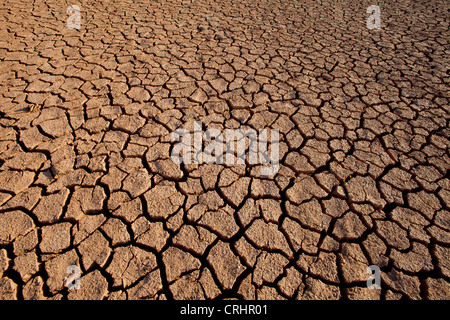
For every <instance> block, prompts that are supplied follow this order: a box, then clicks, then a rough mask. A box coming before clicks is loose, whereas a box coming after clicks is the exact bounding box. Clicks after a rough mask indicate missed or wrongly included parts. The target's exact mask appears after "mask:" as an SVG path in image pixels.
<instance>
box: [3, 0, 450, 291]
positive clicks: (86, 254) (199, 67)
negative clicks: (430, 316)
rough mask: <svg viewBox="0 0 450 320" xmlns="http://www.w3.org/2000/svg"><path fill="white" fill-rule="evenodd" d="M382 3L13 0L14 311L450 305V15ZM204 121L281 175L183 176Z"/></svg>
mask: <svg viewBox="0 0 450 320" xmlns="http://www.w3.org/2000/svg"><path fill="white" fill-rule="evenodd" d="M73 4H76V5H79V6H80V8H81V29H80V30H71V29H68V28H67V26H66V20H67V18H68V17H69V15H68V14H67V13H66V10H67V7H68V6H69V5H73ZM372 4H375V3H372V2H369V1H360V2H356V1H329V0H323V1H316V0H314V1H312V0H311V1H310V0H306V1H291V0H283V1H276V0H258V1H253V0H241V1H233V0H221V1H212V0H195V1H175V0H158V1H138V0H135V1H131V0H117V1H113V0H110V1H77V2H75V3H73V2H66V1H59V0H35V1H19V0H11V1H2V3H1V4H0V21H1V22H0V80H1V81H0V298H2V299H223V298H240V299H449V298H450V282H449V281H450V219H449V210H450V209H449V207H450V177H449V164H450V159H449V146H450V140H449V135H450V131H449V119H450V117H449V111H450V110H449V109H450V108H449V99H450V95H449V93H450V90H449V65H450V64H449V53H450V46H449V39H450V32H449V4H448V1H446V0H442V1H408V0H398V1H394V2H393V1H389V2H387V1H377V3H376V4H379V5H380V7H381V30H369V29H368V28H367V27H366V20H367V17H368V16H369V15H368V14H367V13H366V8H367V7H368V6H370V5H372ZM194 120H197V121H202V123H203V126H204V128H205V129H208V128H217V129H219V130H221V131H223V130H226V129H238V128H240V129H248V128H253V129H255V130H260V129H265V128H266V129H277V130H279V131H280V168H279V170H278V172H277V174H276V175H274V176H260V174H259V171H260V170H259V167H258V165H250V164H247V165H217V164H200V165H199V164H189V165H188V164H181V165H177V164H174V163H173V162H172V160H171V159H170V150H171V148H173V145H174V142H172V141H171V133H172V132H173V131H174V130H175V129H177V128H179V127H181V126H184V127H185V128H188V127H189V126H190V125H192V122H193V121H194ZM70 265H77V266H79V268H80V269H81V279H80V284H81V285H80V289H78V290H76V289H73V290H68V288H67V287H66V277H68V276H69V274H68V273H67V268H68V266H70ZM369 265H376V266H378V267H379V268H380V269H381V290H370V289H368V288H367V287H366V280H367V278H368V276H369V275H368V274H367V267H368V266H369Z"/></svg>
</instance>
